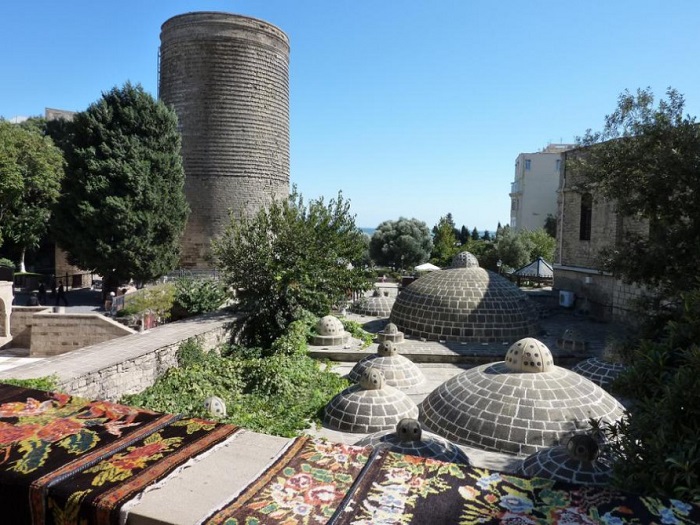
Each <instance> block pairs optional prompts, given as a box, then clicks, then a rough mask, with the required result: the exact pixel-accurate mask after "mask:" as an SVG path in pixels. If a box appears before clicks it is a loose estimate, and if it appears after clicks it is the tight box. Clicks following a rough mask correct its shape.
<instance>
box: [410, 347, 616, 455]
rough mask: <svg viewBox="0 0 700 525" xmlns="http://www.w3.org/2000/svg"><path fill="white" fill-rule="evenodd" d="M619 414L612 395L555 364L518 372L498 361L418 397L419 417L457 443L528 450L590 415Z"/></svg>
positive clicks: (576, 428) (560, 436)
mask: <svg viewBox="0 0 700 525" xmlns="http://www.w3.org/2000/svg"><path fill="white" fill-rule="evenodd" d="M529 341H530V340H529V339H525V340H524V341H519V342H522V343H523V345H522V347H526V346H528V344H529ZM516 345H517V343H516ZM516 345H513V346H515V347H516V348H518V347H517V346H516ZM543 346H544V345H543ZM545 348H546V347H545ZM512 349H513V347H511V350H512ZM509 352H510V350H509ZM511 366H512V365H511ZM622 414H623V407H622V405H620V403H618V402H617V400H616V399H615V398H614V397H612V396H611V395H610V394H608V393H607V392H605V390H603V389H602V388H600V387H599V386H597V385H596V384H594V383H592V382H591V381H589V380H588V379H586V378H584V377H582V376H580V375H579V374H576V373H575V372H572V371H570V370H566V369H565V368H561V367H558V366H554V365H552V366H551V368H549V369H548V370H547V371H535V370H532V371H529V372H517V371H514V370H512V369H511V368H509V366H508V363H506V362H505V361H500V362H497V363H490V364H485V365H481V366H478V367H475V368H472V369H469V370H467V371H466V372H463V373H461V374H459V375H457V376H455V377H453V378H452V379H450V380H449V381H446V382H445V383H443V384H442V385H440V386H439V387H438V388H436V389H435V390H434V391H433V392H431V393H430V394H429V395H428V397H426V398H425V400H423V403H422V404H421V418H420V419H421V422H422V423H423V426H424V427H425V428H427V429H429V430H431V431H433V432H435V433H436V434H439V435H441V436H443V437H445V438H447V439H449V440H451V441H454V442H456V443H460V444H463V445H469V446H473V447H476V448H482V449H485V450H494V451H496V452H505V453H509V454H518V455H528V454H532V453H534V452H537V451H538V450H540V449H543V448H547V447H552V446H556V445H559V444H560V443H561V442H562V441H563V440H565V439H567V438H568V437H569V436H570V435H572V434H575V433H577V432H580V431H581V430H582V429H587V428H589V426H590V425H589V423H588V421H589V419H591V418H595V419H602V420H603V421H605V422H608V423H612V422H613V421H615V420H617V419H619V418H620V417H621V416H622Z"/></svg>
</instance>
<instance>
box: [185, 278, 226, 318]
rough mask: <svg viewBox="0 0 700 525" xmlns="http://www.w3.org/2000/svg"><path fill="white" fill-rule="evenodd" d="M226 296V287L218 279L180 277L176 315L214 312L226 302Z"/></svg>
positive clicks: (186, 315) (187, 315)
mask: <svg viewBox="0 0 700 525" xmlns="http://www.w3.org/2000/svg"><path fill="white" fill-rule="evenodd" d="M226 298H227V293H226V288H225V287H224V285H223V284H222V283H221V282H220V281H219V280H218V279H213V278H207V279H193V278H191V277H183V278H180V279H178V280H177V281H175V298H174V305H173V308H174V310H175V312H176V315H175V316H176V317H180V318H181V317H189V316H192V315H199V314H204V313H207V312H213V311H214V310H217V309H219V308H220V307H221V305H222V304H224V302H225V301H226Z"/></svg>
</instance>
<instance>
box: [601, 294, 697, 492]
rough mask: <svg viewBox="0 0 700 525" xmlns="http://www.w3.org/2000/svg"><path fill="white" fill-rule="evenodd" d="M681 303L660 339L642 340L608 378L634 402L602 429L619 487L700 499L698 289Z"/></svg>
mask: <svg viewBox="0 0 700 525" xmlns="http://www.w3.org/2000/svg"><path fill="white" fill-rule="evenodd" d="M682 303H683V306H682V311H681V312H679V313H678V314H677V316H676V317H677V318H676V320H673V321H669V322H668V323H667V325H666V330H665V331H664V333H663V335H662V337H661V338H660V340H658V341H649V340H646V341H643V342H642V343H641V344H640V346H639V347H638V348H637V351H636V352H635V354H634V356H633V358H632V360H631V366H630V367H629V368H628V369H627V371H626V372H624V373H623V374H622V375H621V376H620V377H619V378H618V380H617V381H615V383H614V384H613V388H614V392H615V393H616V394H619V395H622V396H625V397H627V398H630V399H631V400H633V404H632V406H631V407H630V409H629V411H628V412H627V413H626V417H625V418H624V419H623V420H622V421H620V422H618V423H616V424H614V425H610V426H608V427H607V429H606V430H607V432H608V433H609V434H610V435H611V437H612V438H613V439H612V443H611V445H610V449H611V451H612V453H613V455H614V456H615V457H616V459H617V461H616V462H615V479H616V482H617V484H618V485H619V486H620V487H622V488H624V489H627V490H633V491H636V492H640V493H644V494H648V495H656V496H665V497H673V498H678V499H683V500H687V501H693V502H696V503H700V443H699V442H698V436H700V347H699V346H698V345H697V344H696V341H698V336H700V291H699V290H695V291H692V292H689V293H686V294H684V295H683V297H682Z"/></svg>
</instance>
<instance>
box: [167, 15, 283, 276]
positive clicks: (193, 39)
mask: <svg viewBox="0 0 700 525" xmlns="http://www.w3.org/2000/svg"><path fill="white" fill-rule="evenodd" d="M160 39H161V46H160V78H159V96H160V98H161V99H162V100H163V101H164V102H165V103H166V104H168V105H170V106H172V107H173V108H174V109H175V112H176V113H177V116H178V120H179V127H180V131H181V134H182V156H183V164H184V168H185V194H186V196H187V201H188V203H189V205H190V208H191V213H190V216H189V219H188V223H187V226H186V228H185V233H184V237H183V248H182V257H181V264H182V266H184V267H206V266H209V263H208V262H207V260H206V256H207V253H208V251H209V248H210V244H211V240H212V239H213V238H214V237H217V236H218V235H220V234H221V233H222V232H223V230H224V228H225V227H226V225H227V224H228V222H229V210H232V212H233V214H234V215H250V214H253V213H255V212H257V210H258V209H260V208H261V207H263V206H266V205H267V204H269V203H270V201H271V200H272V199H273V198H280V197H281V198H286V196H287V195H288V192H289V39H288V38H287V35H285V34H284V33H283V32H282V31H281V30H280V29H278V28H277V27H275V26H273V25H271V24H269V23H267V22H264V21H262V20H257V19H253V18H249V17H245V16H240V15H233V14H229V13H213V12H194V13H187V14H183V15H179V16H175V17H173V18H170V19H169V20H167V21H166V22H165V23H164V24H163V26H162V30H161V35H160Z"/></svg>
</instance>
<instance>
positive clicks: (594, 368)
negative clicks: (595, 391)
mask: <svg viewBox="0 0 700 525" xmlns="http://www.w3.org/2000/svg"><path fill="white" fill-rule="evenodd" d="M625 368H627V367H626V366H625V365H623V364H621V363H609V362H608V361H605V360H603V359H600V358H598V357H591V358H590V359H584V360H583V361H581V362H580V363H578V364H576V366H574V367H573V368H572V369H571V371H572V372H576V373H577V374H581V375H582V376H583V377H585V378H586V379H589V380H590V381H593V382H594V383H595V384H596V385H598V386H599V387H601V388H604V389H606V390H607V389H608V388H609V387H610V385H611V384H612V382H613V381H615V379H617V377H618V376H619V375H620V374H621V373H622V372H624V370H625Z"/></svg>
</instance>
